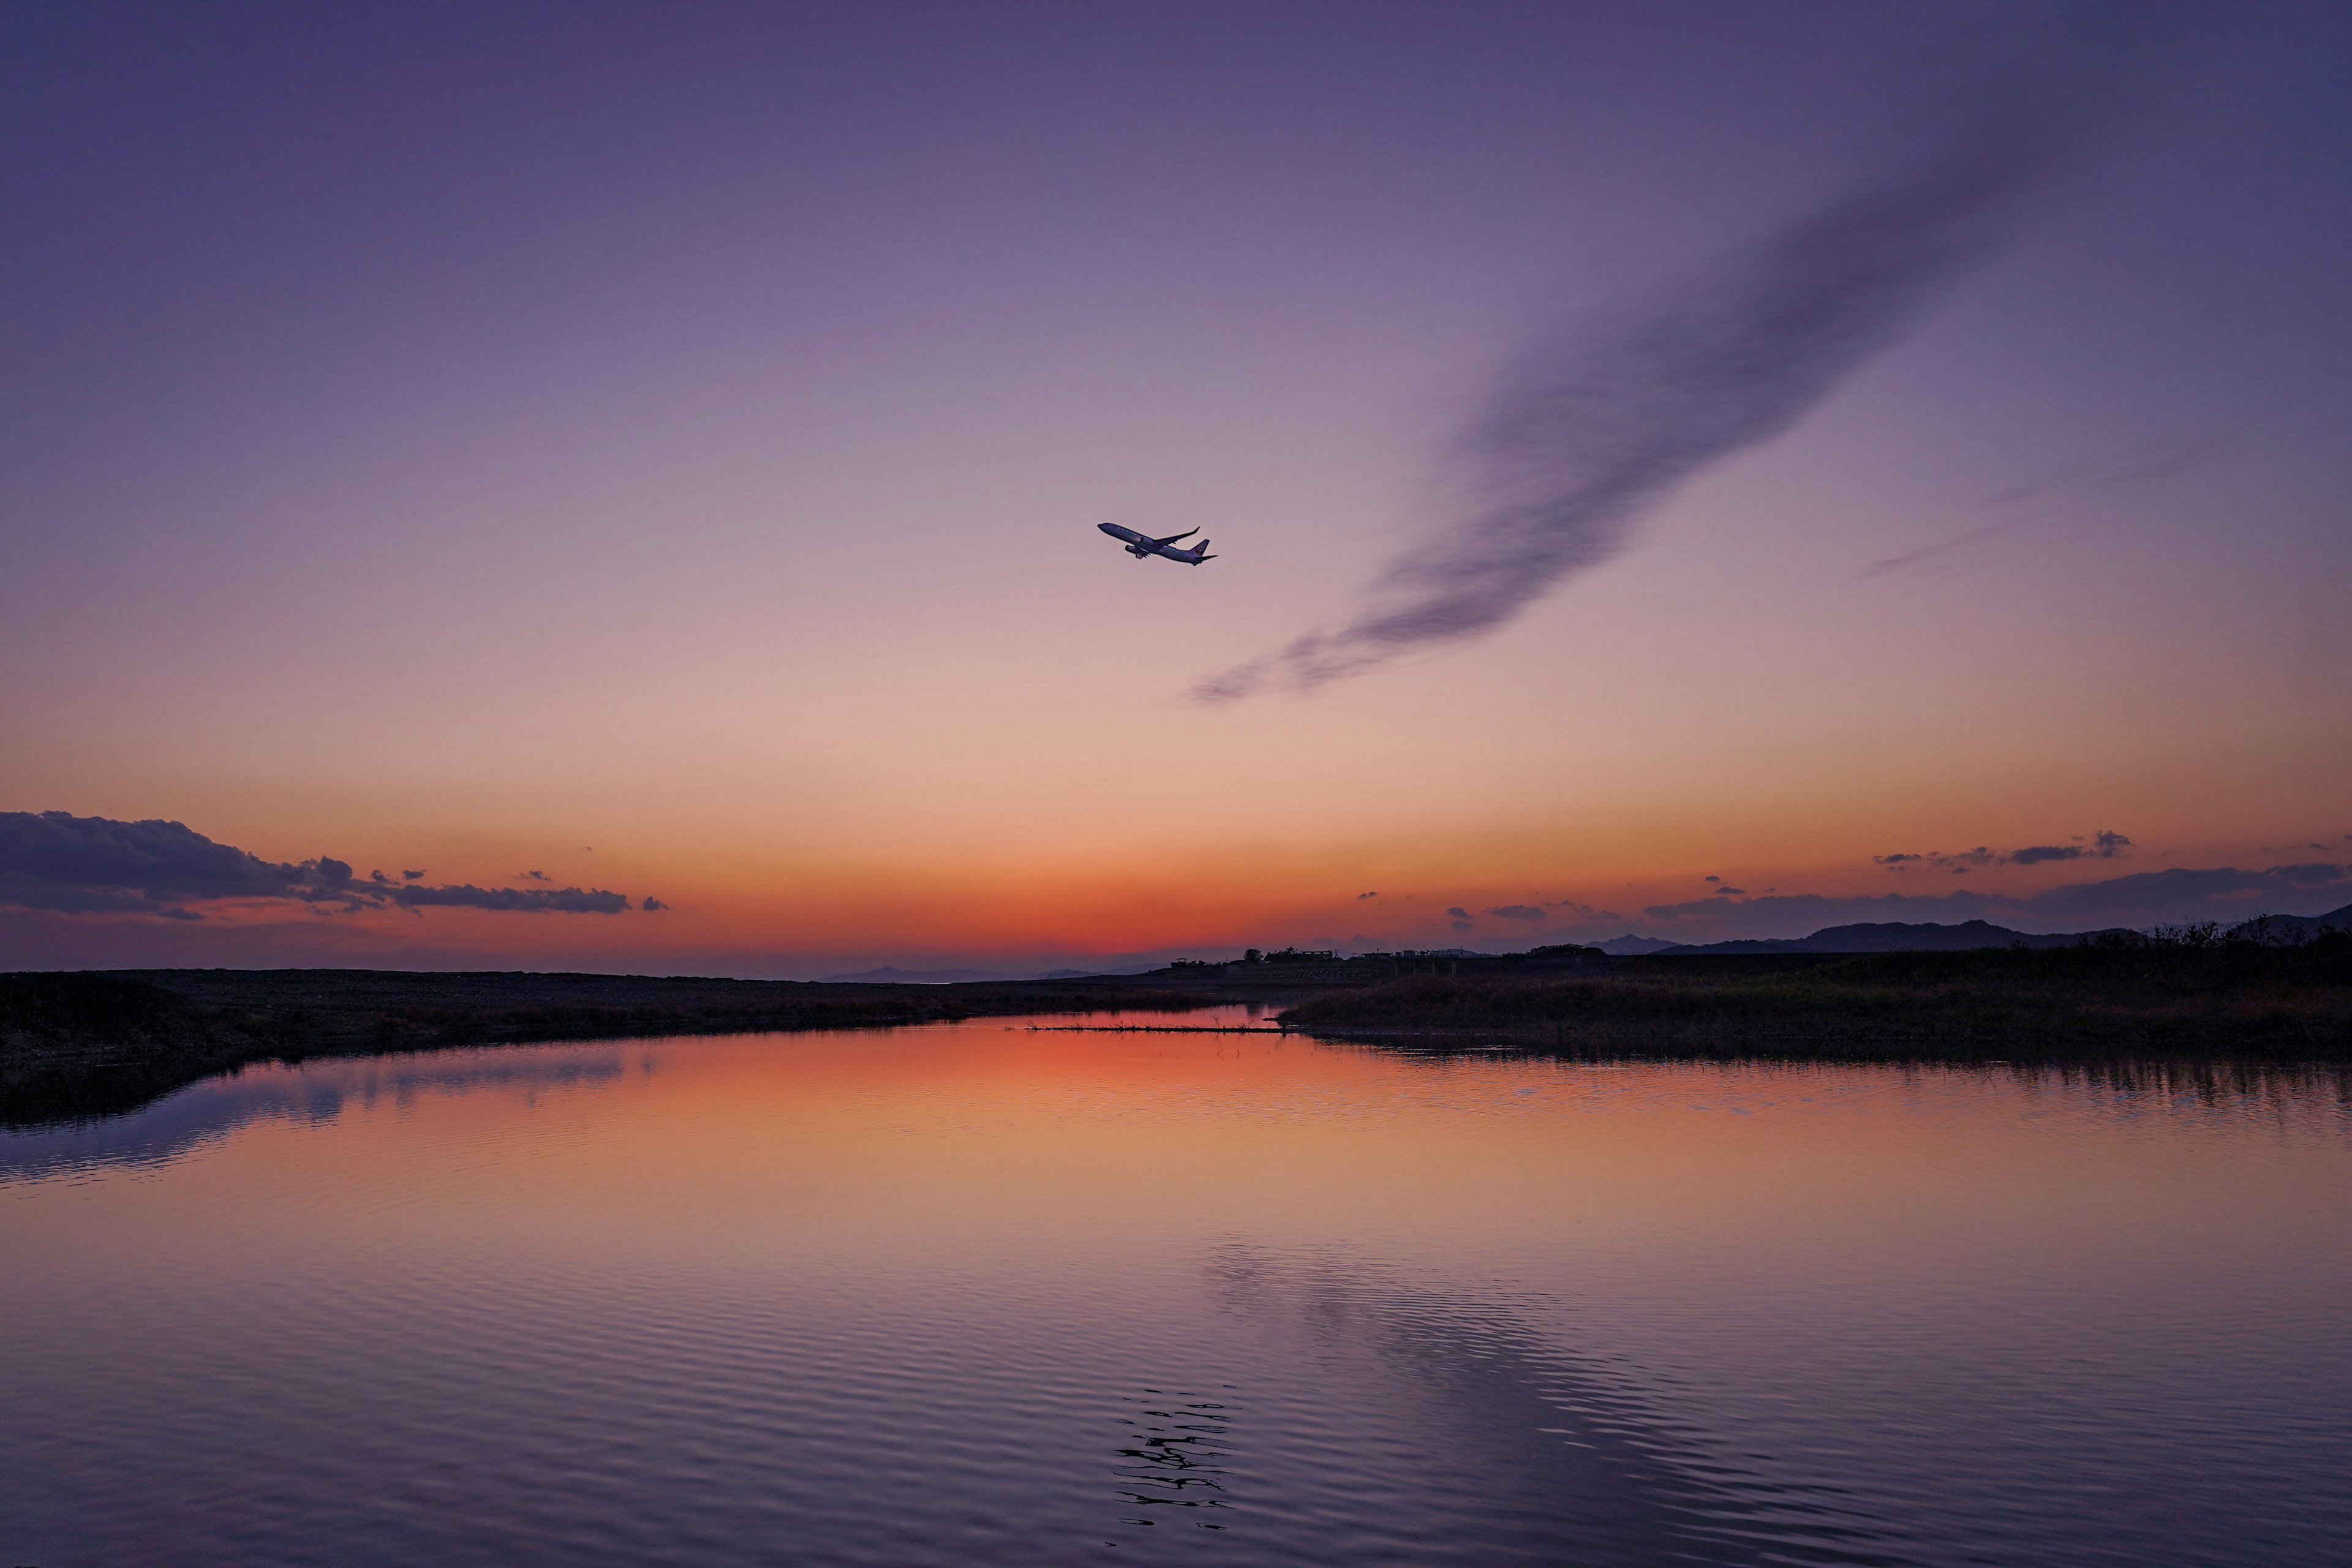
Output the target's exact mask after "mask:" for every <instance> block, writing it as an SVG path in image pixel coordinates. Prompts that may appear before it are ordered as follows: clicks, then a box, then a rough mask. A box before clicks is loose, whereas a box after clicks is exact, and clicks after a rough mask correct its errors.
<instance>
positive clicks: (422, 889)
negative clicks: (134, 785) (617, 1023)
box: [0, 811, 668, 921]
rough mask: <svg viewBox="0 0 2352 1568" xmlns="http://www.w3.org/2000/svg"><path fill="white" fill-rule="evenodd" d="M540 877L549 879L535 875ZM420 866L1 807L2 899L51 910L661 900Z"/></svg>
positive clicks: (550, 906)
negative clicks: (276, 850) (364, 870)
mask: <svg viewBox="0 0 2352 1568" xmlns="http://www.w3.org/2000/svg"><path fill="white" fill-rule="evenodd" d="M531 875H533V876H534V877H537V879H538V880H540V881H541V882H545V881H548V880H549V879H547V878H545V877H540V876H538V874H537V873H532V874H531ZM424 876H425V873H424V872H423V871H410V870H404V871H403V872H401V874H400V878H399V879H398V880H394V879H392V878H390V877H387V876H385V875H384V873H383V872H382V871H377V872H373V873H372V874H371V875H369V876H367V877H364V878H362V877H356V876H354V875H352V868H351V866H350V864H349V863H348V862H345V861H341V860H338V859H336V858H334V857H332V856H331V855H321V856H320V857H318V858H316V859H312V860H302V861H298V862H291V863H289V862H286V861H278V860H265V859H263V858H261V857H259V856H257V855H255V854H252V853H250V852H249V851H247V850H243V849H239V848H237V847H236V846H234V845H229V844H219V843H215V842H214V841H213V840H212V839H210V838H207V837H205V836H204V835H203V834H201V833H198V832H196V831H194V829H193V828H190V827H188V826H184V824H181V823H177V822H165V821H162V820H155V819H151V820H148V821H143V822H118V821H115V820H114V819H112V818H110V817H104V816H74V815H73V814H72V813H70V812H64V811H41V812H30V811H6V812H0V907H6V908H11V909H18V910H42V911H46V912H48V913H53V914H67V915H81V914H143V915H156V916H161V917H163V919H166V920H176V921H200V920H203V919H205V915H204V914H203V913H202V912H201V911H200V910H195V909H192V908H190V907H189V906H190V905H194V904H206V903H214V904H217V903H223V902H227V901H230V900H273V901H278V902H283V903H289V904H307V905H310V906H311V907H313V908H316V909H320V910H342V911H345V912H351V911H355V910H369V909H405V910H417V909H423V908H426V907H428V906H440V907H446V908H453V909H475V910H510V911H515V912H520V913H525V914H551V913H552V914H607V915H609V914H619V913H620V912H621V911H623V910H627V909H631V908H640V909H645V910H661V909H666V908H667V907H668V906H667V905H665V904H664V903H662V902H661V900H658V899H647V900H645V901H644V902H643V903H642V904H633V903H632V901H631V900H630V899H629V898H628V897H627V896H626V895H625V894H622V893H615V892H610V891H607V890H605V889H602V888H557V887H532V888H477V887H475V886H473V885H472V884H471V883H459V884H457V885H455V886H446V887H434V886H428V885H426V884H425V882H424V880H423V879H424Z"/></svg>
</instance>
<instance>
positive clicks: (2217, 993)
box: [1282, 935, 2352, 1062]
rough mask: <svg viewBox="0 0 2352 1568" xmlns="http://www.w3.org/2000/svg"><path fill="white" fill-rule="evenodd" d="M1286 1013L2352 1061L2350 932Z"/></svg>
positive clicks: (1780, 1046)
mask: <svg viewBox="0 0 2352 1568" xmlns="http://www.w3.org/2000/svg"><path fill="white" fill-rule="evenodd" d="M1282 1021H1283V1022H1284V1023H1286V1024H1289V1025H1292V1026H1297V1027H1300V1028H1306V1029H1312V1030H1318V1031H1323V1032H1328V1033H1332V1034H1339V1035H1358V1036H1362V1037H1368V1038H1373V1037H1395V1036H1402V1035H1459V1036H1472V1035H1476V1036H1486V1037H1496V1038H1501V1039H1506V1040H1510V1041H1515V1042H1519V1043H1524V1044H1528V1045H1532V1046H1545V1047H1557V1048H1560V1049H1566V1050H1571V1051H1590V1052H1596V1053H1610V1052H1634V1053H1659V1054H1672V1055H1693V1056H1756V1055H1765V1056H1774V1057H1784V1058H1785V1057H1820V1058H1832V1059H1839V1058H1843V1059H1862V1058H1886V1059H1894V1058H1901V1059H1921V1058H1956V1059H1975V1058H1985V1057H2001V1058H2042V1059H2053V1060H2056V1059H2066V1058H2084V1057H2091V1056H2097V1057H2109V1056H2117V1055H2149V1056H2189V1055H2200V1056H2215V1055H2218V1056H2230V1057H2238V1058H2250V1059H2263V1060H2294V1061H2332V1062H2343V1061H2352V938H2347V937H2344V936H2341V935H2332V936H2328V937H2325V938H2323V939H2322V940H2320V941H2317V942H2310V943H2308V944H2305V945H2304V946H2300V947H2275V946H2262V945H2258V944H2255V943H2252V942H2212V941H2202V942H2199V941H2175V942H2153V943H2142V944H2137V945H2130V946H2126V945H2121V944H2105V945H2086V946H2080V947H2068V948H2055V949H2043V950H2040V951H2026V950H2022V949H1988V950H1982V951H1979V952H1888V953H1870V954H1864V955H1860V956H1856V957H1852V958H1835V959H1814V960H1811V961H1810V962H1795V961H1789V960H1782V959H1776V958H1746V957H1723V958H1694V957H1669V958H1650V959H1636V960H1633V961H1630V962H1628V963H1625V964H1623V965H1622V966H1620V967H1618V968H1615V969H1613V970H1611V971H1609V972H1607V973H1602V974H1599V975H1595V976H1592V977H1590V978H1573V979H1527V980H1518V979H1512V978H1509V977H1497V978H1492V979H1455V978H1452V977H1441V976H1435V975H1417V976H1412V977H1409V978H1406V979H1402V980H1398V981H1394V982H1392V983H1391V984H1386V985H1381V986H1376V987H1372V988H1370V989H1367V990H1362V991H1354V992H1338V993H1332V994H1327V995H1323V996H1318V997H1316V998H1314V999H1313V1000H1311V1001H1309V1002H1307V1003H1306V1004H1304V1005H1300V1006H1298V1007H1295V1008H1293V1009H1291V1010H1290V1011H1289V1012H1287V1013H1286V1014H1284V1015H1283V1016H1282Z"/></svg>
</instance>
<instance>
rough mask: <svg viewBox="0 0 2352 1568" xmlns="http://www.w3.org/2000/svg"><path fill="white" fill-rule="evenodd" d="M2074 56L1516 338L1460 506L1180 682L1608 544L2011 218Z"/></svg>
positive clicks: (1522, 588) (1448, 632) (1332, 645)
mask: <svg viewBox="0 0 2352 1568" xmlns="http://www.w3.org/2000/svg"><path fill="white" fill-rule="evenodd" d="M2126 52H2128V51H2125V50H2122V49H2119V48H2117V47H2114V42H2113V40H2110V41H2109V43H2108V45H2107V47H2105V49H2104V50H2103V51H2102V53H2103V55H2104V58H2105V59H2106V60H2107V61H2109V62H2112V61H2115V60H2116V59H2117V58H2119V57H2120V55H2122V54H2123V53H2126ZM2093 59H2094V57H2093V54H2092V51H2090V50H2088V49H2087V48H2083V47H2077V48H2076V49H2075V50H2074V51H2073V52H2072V53H2071V54H2068V55H2067V56H2066V58H2064V59H2063V61H2061V60H2057V59H2055V58H2053V60H2052V61H2049V62H2045V63H2046V64H2054V65H2057V67H2058V68H2056V69H2054V70H2043V71H2042V72H2040V73H2038V74H2037V75H2035V76H2034V77H2033V78H2032V79H2028V78H2027V77H2026V76H2025V75H2024V74H2022V73H2021V74H2020V75H2018V76H2017V77H2015V78H2013V79H2009V80H2006V81H2004V82H2000V83H1995V84H1991V85H1990V86H1989V87H1986V88H1984V89H1980V90H1979V92H1977V93H1976V94H1974V95H1973V100H1974V101H1973V104H1972V107H1971V109H1970V110H1969V111H1968V112H1967V114H1966V116H1965V118H1964V119H1963V120H1962V121H1960V122H1959V123H1958V124H1957V125H1956V126H1954V127H1953V128H1951V129H1950V130H1948V131H1947V132H1944V133H1943V134H1942V135H1941V136H1940V137H1937V138H1936V139H1934V140H1933V141H1932V142H1930V143H1929V144H1928V145H1927V146H1926V148H1925V149H1924V150H1923V151H1920V152H1916V153H1913V154H1912V155H1911V156H1909V157H1908V158H1906V159H1901V160H1898V161H1897V162H1896V163H1895V165H1894V166H1893V167H1892V168H1890V169H1887V170H1885V172H1883V173H1881V174H1879V175H1878V176H1877V177H1875V178H1874V179H1872V180H1870V181H1868V182H1866V183H1864V184H1862V185H1861V186H1860V187H1859V188H1857V189H1853V190H1851V191H1849V192H1847V193H1846V194H1845V195H1842V196H1839V197H1837V198H1836V199H1834V200H1832V201H1831V202H1829V203H1828V204H1827V205H1823V206H1822V207H1820V208H1818V209H1817V210H1815V211H1813V212H1811V213H1808V214H1806V215H1805V216H1801V217H1800V218H1798V219H1796V220H1795V221H1794V222H1791V223H1790V224H1789V225H1787V226H1785V227H1783V228H1782V229H1780V231H1779V232H1778V233H1776V234H1773V235H1771V236H1769V237H1767V238H1765V239H1764V240H1762V241H1761V242H1760V243H1758V244H1755V245H1753V246H1751V247H1748V249H1746V250H1744V251H1742V252H1739V253H1737V254H1735V255H1732V256H1730V257H1728V258H1725V259H1723V260H1721V261H1719V262H1718V263H1717V264H1716V265H1715V266H1714V267H1713V268H1709V269H1707V270H1706V271H1704V272H1702V273H1701V274H1700V275H1699V276H1697V277H1696V278H1695V279H1691V280H1689V281H1687V282H1686V283H1685V284H1684V285H1683V286H1682V287H1681V288H1679V289H1673V290H1670V291H1668V292H1667V293H1666V294H1665V295H1664V297H1663V298H1660V299H1657V300H1654V301H1653V302H1652V303H1651V304H1650V305H1649V307H1648V309H1647V310H1643V311H1639V312H1634V313H1629V314H1628V315H1627V316H1626V317H1625V318H1623V319H1622V320H1621V321H1618V322H1616V323H1614V324H1613V325H1612V326H1609V327H1607V328H1604V329H1603V330H1601V331H1598V332H1588V333H1577V334H1562V335H1559V336H1558V337H1555V338H1554V339H1552V340H1551V341H1549V342H1540V343H1538V344H1537V345H1536V346H1534V347H1532V348H1531V349H1529V350H1528V351H1527V352H1526V353H1523V354H1522V355H1521V356H1520V357H1519V359H1518V361H1517V363H1516V364H1514V365H1512V366H1511V367H1510V368H1509V369H1508V370H1507V372H1506V373H1505V374H1503V376H1502V377H1501V379H1500V381H1499V383H1498V384H1497V385H1496V388H1495V389H1494V391H1493V392H1492V393H1491V394H1490V395H1489V396H1488V398H1487V401H1486V407H1485V408H1484V410H1483V411H1482V412H1481V413H1480V414H1479V415H1478V416H1477V417H1476V418H1475V420H1474V421H1473V422H1472V424H1471V426H1470V428H1469V430H1468V432H1467V434H1466V436H1465V437H1464V439H1463V441H1462V444H1461V445H1462V449H1461V458H1462V460H1463V463H1464V473H1465V479H1467V481H1468V489H1469V494H1470V496H1471V504H1470V505H1469V507H1468V508H1467V509H1466V510H1467V511H1468V516H1467V518H1466V520H1465V521H1462V522H1461V523H1459V524H1458V525H1456V526H1454V527H1451V528H1447V529H1444V530H1443V531H1440V532H1438V533H1436V534H1435V535H1434V536H1433V537H1431V538H1429V539H1428V540H1426V541H1425V542H1423V544H1421V545H1420V546H1419V547H1417V548H1414V549H1412V550H1410V551H1408V552H1406V553H1405V554H1403V555H1402V556H1401V557H1399V558H1398V559H1397V560H1396V561H1394V562H1393V563H1391V564H1390V565H1389V566H1388V567H1387V569H1386V570H1385V571H1383V572H1382V573H1381V574H1380V576H1379V577H1377V578H1376V579H1375V580H1374V582H1373V583H1372V584H1371V586H1370V593H1369V595H1368V599H1369V603H1368V605H1367V607H1366V608H1364V609H1363V610H1362V611H1361V612H1360V614H1359V615H1358V616H1356V617H1355V618H1354V619H1352V620H1350V621H1349V622H1348V623H1347V624H1345V625H1343V626H1340V627H1339V628H1338V629H1337V630H1330V631H1326V630H1320V629H1318V630H1315V631H1310V632H1308V633H1307V635H1306V636H1304V637H1299V638H1297V639H1296V640H1295V641H1293V642H1291V643H1290V644H1289V645H1288V646H1286V647H1283V648H1280V649H1278V650H1276V652H1274V653H1271V654H1268V655H1265V656H1264V657H1262V658H1257V659H1255V660H1253V661H1251V662H1249V663H1246V664H1243V665H1239V666H1237V667H1235V668H1232V669H1228V670H1226V671H1224V672H1223V673H1222V674H1220V675H1216V676H1213V677H1211V678H1209V679H1206V680H1203V681H1202V682H1201V683H1200V684H1199V685H1197V686H1195V687H1194V688H1193V689H1192V692H1191V696H1192V698H1193V700H1197V701H1201V702H1207V703H1222V702H1231V701H1234V700H1239V699H1242V698H1245V697H1251V696H1255V695H1257V694H1259V693H1262V692H1265V691H1269V690H1276V689H1286V690H1291V691H1297V692H1308V691H1313V690H1315V689H1318V688H1319V687H1322V686H1324V685H1326V684H1328V683H1329V682H1331V681H1334V680H1338V679H1344V678H1346V677H1349V676H1354V675H1360V674H1363V673H1364V672H1366V671H1368V670H1370V669H1372V668H1376V667H1377V666H1380V665H1381V664H1384V663H1386V662H1388V661H1389V660H1391V659H1394V658H1401V657H1402V656H1405V655H1407V654H1412V653H1415V652H1420V651H1423V650H1426V649H1434V648H1440V647H1448V646H1453V645H1458V644H1461V643H1465V642H1470V641H1473V640H1475V639H1477V638H1480V637H1486V636H1487V635H1488V634H1490V633H1492V632H1494V631H1495V630H1496V629H1497V628H1498V627H1500V626H1503V625H1504V624H1506V623H1507V622H1508V621H1510V620H1511V619H1512V618H1514V617H1515V616H1517V615H1518V614H1519V612H1520V611H1522V610H1524V609H1526V608H1527V607H1528V605H1531V604H1533V603H1534V602H1535V601H1536V600H1538V599H1540V598H1542V597H1543V596H1544V595H1548V594H1549V593H1550V592H1551V591H1552V590H1553V589H1554V588H1556V587H1557V586H1559V584H1560V583H1561V582H1563V581H1565V580H1566V579H1567V578H1569V577H1570V576H1573V575H1575V574H1578V573H1580V572H1584V571H1587V570H1590V569H1591V568H1592V567H1594V566H1597V565H1599V564H1601V563H1602V562H1604V561H1607V560H1608V559H1610V558H1611V557H1612V556H1613V555H1615V554H1616V553H1617V552H1619V551H1621V550H1622V549H1623V548H1624V547H1625V544H1626V542H1627V541H1628V539H1629V538H1630V536H1631V533H1632V531H1633V525H1634V523H1635V522H1636V521H1638V520H1639V519H1640V517H1641V516H1642V514H1643V512H1645V511H1647V510H1649V509H1651V508H1652V507H1654V506H1655V505H1656V504H1658V503H1659V502H1660V501H1662V500H1664V499H1665V497H1666V496H1667V495H1668V494H1670V493H1671V492H1672V491H1673V490H1674V489H1675V488H1676V487H1677V486H1679V485H1680V484H1682V483H1683V482H1684V481H1685V480H1686V479H1690V478H1692V477H1693V476H1694V475H1696V474H1697V473H1699V472H1700V471H1702V470H1703V469H1705V468H1708V467H1710V466H1712V465H1713V464H1716V463H1717V462H1720V461H1722V460H1723V459H1724V458H1729V457H1731V456H1733V455H1735V454H1737V453H1738V452H1741V451H1744V450H1747V449H1748V448H1749V447H1756V446H1759V445H1760V444H1762V443H1764V442H1766V441H1769V440H1771V439H1772V438H1774V437H1778V436H1780V435H1781V434H1782V433H1784V432H1786V431H1787V430H1789V429H1790V427H1791V426H1794V425H1796V424H1797V422H1798V421H1799V420H1801V419H1802V418H1803V417H1804V416H1805V415H1806V414H1808V413H1809V412H1811V410H1812V409H1813V408H1814V406H1815V405H1818V404H1820V403H1821V402H1822V399H1824V398H1825V397H1827V396H1828V395H1830V394H1831V393H1832V391H1833V390H1835V388H1836V387H1837V386H1838V385H1839V384H1840V383H1841V382H1843V380H1844V379H1845V378H1846V377H1847V376H1848V375H1849V374H1852V373H1853V371H1854V370H1855V369H1857V368H1858V367H1859V366H1861V365H1862V364H1864V363H1866V362H1867V361H1868V360H1869V359H1871V358H1872V357H1873V356H1874V355H1875V354H1877V353H1880V352H1881V351H1882V350H1884V349H1885V348H1886V347H1888V346H1889V345H1890V344H1892V343H1894V342H1895V341H1897V340H1898V339H1899V338H1901V337H1902V336H1903V335H1904V334H1905V333H1906V331H1910V330H1911V329H1912V328H1913V327H1915V326H1916V325H1917V324H1918V323H1919V322H1920V321H1922V320H1923V319H1924V318H1925V317H1926V316H1927V312H1928V311H1929V310H1931V309H1932V308H1933V307H1934V305H1935V304H1936V303H1937V300H1939V299H1940V298H1941V297H1942V296H1943V294H1944V293H1945V292H1946V290H1948V289H1950V288H1951V287H1952V286H1953V284H1955V283H1956V282H1957V281H1958V279H1960V278H1961V277H1962V276H1964V275H1965V274H1966V273H1967V271H1968V270H1969V268H1970V267H1971V266H1972V265H1973V264H1974V263H1976V262H1977V261H1978V260H1979V258H1982V257H1984V256H1985V255H1986V254H1987V253H1988V252H1989V251H1990V249H1992V247H1994V246H1995V245H1996V244H1997V243H1998V242H1999V241H2000V239H2001V238H2002V237H2004V236H2005V235H2006V234H2007V233H2008V232H2009V231H2010V230H2011V228H2013V227H2014V226H2015V224H2016V221H2017V218H2018V216H2019V215H2018V208H2019V206H2020V205H2021V198H2022V197H2024V196H2025V195H2027V194H2028V193H2029V192H2030V191H2031V190H2032V188H2033V187H2034V186H2035V185H2036V184H2037V183H2039V181H2040V180H2041V179H2042V176H2043V175H2044V174H2047V173H2049V172H2050V171H2051V170H2052V169H2053V167H2054V166H2055V165H2056V164H2058V163H2060V162H2062V161H2063V159H2064V157H2065V156H2066V155H2067V154H2068V153H2071V152H2072V151H2073V149H2074V146H2075V144H2076V143H2077V142H2079V141H2080V140H2081V137H2082V133H2083V132H2084V130H2085V128H2086V126H2087V124H2088V123H2089V121H2091V120H2092V119H2093V118H2094V116H2093V114H2092V112H2091V110H2090V109H2089V107H2088V106H2089V105H2091V104H2092V103H2093V102H2095V100H2099V99H2101V98H2102V97H2103V96H2105V95H2103V94H2102V93H2101V92H2099V91H2098V90H2096V86H2097V84H2096V82H2095V78H2096V77H2097V76H2098V75H2099V72H2098V70H2097V68H2095V65H2094V63H2093Z"/></svg>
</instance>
